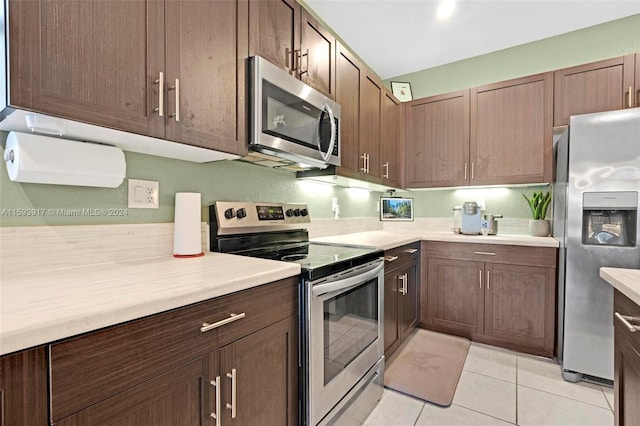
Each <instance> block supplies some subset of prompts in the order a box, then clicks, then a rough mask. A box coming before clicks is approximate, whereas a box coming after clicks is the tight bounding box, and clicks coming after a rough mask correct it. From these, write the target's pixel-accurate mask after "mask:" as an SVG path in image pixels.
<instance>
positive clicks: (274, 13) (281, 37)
mask: <svg viewBox="0 0 640 426" xmlns="http://www.w3.org/2000/svg"><path fill="white" fill-rule="evenodd" d="M299 37H300V6H299V5H298V3H297V2H296V1H295V0H249V55H250V56H255V55H259V56H262V57H263V58H265V59H266V60H268V61H269V62H271V63H273V64H275V65H278V66H279V67H280V68H282V69H284V70H287V71H289V72H290V73H292V74H293V73H294V71H295V70H296V68H297V63H298V62H299V58H298V57H297V54H298V53H299V52H298V51H297V49H298V46H299V45H300V40H299Z"/></svg>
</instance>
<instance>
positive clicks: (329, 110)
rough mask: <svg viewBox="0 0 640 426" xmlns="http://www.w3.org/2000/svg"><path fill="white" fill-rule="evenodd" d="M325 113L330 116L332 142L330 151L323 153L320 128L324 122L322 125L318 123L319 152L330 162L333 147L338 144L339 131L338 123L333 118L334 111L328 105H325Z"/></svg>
mask: <svg viewBox="0 0 640 426" xmlns="http://www.w3.org/2000/svg"><path fill="white" fill-rule="evenodd" d="M323 111H326V112H327V114H329V120H330V121H331V142H329V149H328V150H327V152H326V153H324V152H322V141H321V140H320V126H321V125H322V121H321V122H320V123H318V151H319V152H320V155H321V156H322V159H323V160H324V161H329V158H330V157H331V153H332V152H333V147H334V145H335V144H336V139H335V138H336V132H337V131H338V129H337V127H336V122H335V120H334V118H333V111H332V110H331V107H330V106H329V105H327V104H324V108H323Z"/></svg>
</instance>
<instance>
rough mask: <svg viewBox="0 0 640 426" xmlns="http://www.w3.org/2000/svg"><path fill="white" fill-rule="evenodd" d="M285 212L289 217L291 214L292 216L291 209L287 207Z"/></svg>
mask: <svg viewBox="0 0 640 426" xmlns="http://www.w3.org/2000/svg"><path fill="white" fill-rule="evenodd" d="M285 214H286V215H287V217H291V216H293V209H287V211H286V212H285Z"/></svg>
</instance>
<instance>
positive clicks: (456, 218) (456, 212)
mask: <svg viewBox="0 0 640 426" xmlns="http://www.w3.org/2000/svg"><path fill="white" fill-rule="evenodd" d="M453 233H454V234H460V233H462V206H455V207H454V208H453Z"/></svg>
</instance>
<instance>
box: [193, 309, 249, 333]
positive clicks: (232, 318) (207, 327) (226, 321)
mask: <svg viewBox="0 0 640 426" xmlns="http://www.w3.org/2000/svg"><path fill="white" fill-rule="evenodd" d="M245 316H246V314H245V313H244V312H243V313H241V314H233V313H232V314H231V315H230V316H229V318H225V319H223V320H220V321H218V322H214V323H213V324H209V323H208V322H203V323H202V327H200V331H202V332H203V333H206V332H207V331H209V330H213V329H214V328H218V327H221V326H223V325H225V324H229V323H230V322H234V321H238V320H239V319H242V318H244V317H245Z"/></svg>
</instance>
